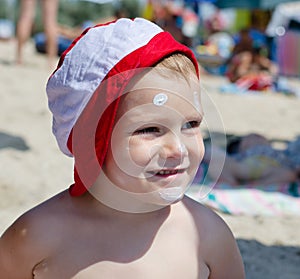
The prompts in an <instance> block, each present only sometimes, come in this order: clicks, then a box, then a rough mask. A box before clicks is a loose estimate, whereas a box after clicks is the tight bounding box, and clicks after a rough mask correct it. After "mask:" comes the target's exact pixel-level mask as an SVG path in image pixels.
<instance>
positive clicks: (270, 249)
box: [0, 40, 300, 279]
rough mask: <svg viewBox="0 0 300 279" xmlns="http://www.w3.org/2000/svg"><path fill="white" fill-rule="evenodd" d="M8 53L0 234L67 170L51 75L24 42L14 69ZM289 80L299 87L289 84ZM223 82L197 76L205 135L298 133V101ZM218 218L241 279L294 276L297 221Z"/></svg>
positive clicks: (3, 69) (298, 254) (10, 46)
mask: <svg viewBox="0 0 300 279" xmlns="http://www.w3.org/2000/svg"><path fill="white" fill-rule="evenodd" d="M14 50H15V42H14V40H11V41H5V42H0V73H1V75H0V85H1V87H0V88H1V90H0V100H1V103H0V104H1V114H0V115H1V117H0V170H1V171H0V233H2V232H3V231H4V230H5V229H6V228H7V227H8V226H9V225H10V224H11V223H12V222H13V221H14V220H15V219H16V218H17V217H18V216H20V215H21V214H22V213H24V212H25V211H26V210H28V209H29V208H31V207H33V206H34V205H36V204H38V203H40V202H41V201H43V200H45V199H47V198H48V197H50V196H52V195H54V194H56V193H57V192H59V191H61V190H63V189H65V188H66V187H68V185H70V184H71V183H72V171H73V161H72V159H70V158H68V157H66V156H65V155H63V154H62V153H61V152H60V151H59V150H58V147H57V144H56V142H55V139H54V136H53V135H52V133H51V115H50V112H49V110H48V107H47V98H46V93H45V84H46V81H47V78H48V76H49V74H50V73H51V70H50V69H49V68H48V66H47V61H46V59H45V56H44V55H40V54H37V53H36V52H35V50H34V47H33V45H32V44H31V43H29V44H28V45H27V46H26V49H25V51H26V59H25V61H26V64H25V65H24V66H16V65H14V63H13V61H14ZM289 82H290V83H291V84H293V85H294V86H299V85H300V82H299V80H297V79H289ZM224 83H226V80H225V79H224V77H216V76H209V75H203V77H202V85H203V87H204V89H203V91H205V92H206V93H205V94H206V96H207V97H208V100H209V101H208V103H209V104H208V108H207V109H206V110H207V117H208V118H209V117H211V119H212V120H213V117H214V115H215V114H219V115H220V119H221V121H222V122H219V123H214V121H212V122H211V123H210V124H209V125H208V128H209V130H210V132H211V133H213V134H215V135H222V134H224V133H227V134H234V135H242V134H245V133H248V132H259V133H262V134H263V135H265V136H267V137H268V138H270V139H276V140H282V141H285V140H290V139H293V138H294V137H296V136H297V135H300V98H292V97H288V96H284V95H282V94H276V93H272V92H268V93H264V94H256V95H245V96H241V95H235V94H223V93H220V92H219V90H218V88H219V87H220V85H222V84H224ZM299 88H300V87H299ZM215 122H216V121H215ZM220 123H222V125H221V124H220ZM221 216H222V217H223V218H224V219H225V221H226V222H227V223H228V225H229V226H230V228H231V229H232V231H233V233H234V235H235V237H236V238H237V240H238V243H239V246H240V249H241V253H242V256H243V259H244V262H245V267H246V273H247V278H249V279H271V278H272V279H274V278H280V279H299V278H300V220H299V217H294V216H285V217H266V216H256V217H250V216H229V215H225V214H221ZM220 249H222V247H220Z"/></svg>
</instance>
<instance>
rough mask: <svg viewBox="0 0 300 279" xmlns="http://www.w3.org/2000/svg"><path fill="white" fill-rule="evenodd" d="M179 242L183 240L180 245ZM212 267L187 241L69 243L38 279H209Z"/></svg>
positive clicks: (48, 260) (40, 268)
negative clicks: (209, 268) (206, 263)
mask: <svg viewBox="0 0 300 279" xmlns="http://www.w3.org/2000/svg"><path fill="white" fill-rule="evenodd" d="M179 239H181V240H180V241H179ZM208 276H209V270H208V267H207V266H206V265H205V263H204V262H203V261H202V260H201V259H200V258H199V255H198V251H197V246H196V245H195V243H194V242H193V241H190V239H188V238H187V237H184V238H177V237H174V236H173V237H172V236H170V237H167V238H165V237H162V238H161V237H156V238H154V239H150V240H149V241H146V242H141V241H139V240H136V242H133V241H131V242H128V239H114V240H113V241H110V242H109V241H87V240H81V241H79V242H73V243H72V242H68V243H64V244H62V247H61V249H58V250H57V251H56V253H55V254H53V255H51V256H50V257H49V258H46V259H45V260H43V261H42V262H41V263H40V264H38V265H37V266H36V267H35V269H34V278H35V279H53V278H58V279H69V278H73V279H94V278H95V279H96V278H106V279H109V278H131V279H136V278H143V279H148V278H149V279H150V278H151V279H152V278H158V279H159V278H162V279H168V278H170V279H171V278H172V279H176V278H178V279H179V278H180V279H183V278H189V279H207V278H208Z"/></svg>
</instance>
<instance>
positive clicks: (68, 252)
mask: <svg viewBox="0 0 300 279" xmlns="http://www.w3.org/2000/svg"><path fill="white" fill-rule="evenodd" d="M194 78H196V76H195V77H194ZM150 81H151V82H150ZM154 81H155V83H154ZM145 82H146V83H145ZM149 87H151V88H149ZM162 92H163V93H164V94H165V95H166V96H167V97H168V99H167V102H165V104H163V105H162V106H157V105H155V104H153V98H154V96H156V95H157V94H158V93H162ZM194 92H199V83H198V82H191V83H189V82H187V81H186V80H185V79H181V78H179V77H178V75H177V76H174V75H171V76H170V77H169V78H163V77H158V76H156V77H155V79H154V78H153V76H150V79H148V80H147V79H146V80H143V81H142V82H140V83H138V84H136V86H135V87H133V88H132V90H131V92H130V93H129V94H127V95H124V97H123V98H122V101H121V105H120V107H119V111H118V115H117V121H116V125H115V127H114V132H113V135H112V141H111V147H110V151H109V153H108V155H107V157H106V160H105V163H104V171H103V172H102V174H101V175H100V176H99V178H98V180H97V182H96V183H95V185H94V187H93V188H95V189H101V186H103V185H104V184H105V185H106V186H107V187H106V188H105V192H104V193H103V194H104V196H105V194H107V191H108V190H107V189H112V188H115V189H117V192H116V195H110V193H108V195H107V196H106V198H107V197H110V198H111V199H113V200H115V201H116V202H117V204H118V203H119V202H120V201H121V199H120V198H122V197H123V196H122V195H121V194H120V193H119V192H121V193H122V191H123V192H125V193H129V194H130V195H132V194H137V196H140V195H146V196H147V197H148V195H150V196H151V199H149V200H147V202H149V203H152V204H155V203H156V204H161V206H160V207H158V208H155V207H152V208H150V210H148V211H145V210H141V211H136V212H135V213H132V212H131V211H130V210H128V211H126V209H127V208H128V207H130V206H131V209H132V208H134V209H145V205H144V201H143V199H141V200H138V199H136V200H135V198H134V199H132V200H131V201H130V204H129V205H128V204H127V203H126V200H125V203H124V204H123V206H124V207H125V210H124V211H122V210H118V209H116V208H113V207H111V206H107V202H108V201H107V200H105V199H104V200H100V199H98V198H97V196H95V195H92V194H91V192H87V193H85V194H84V195H82V196H80V197H72V196H70V194H69V193H68V190H66V191H63V192H61V193H59V194H58V195H56V196H54V197H53V198H51V199H49V200H47V201H45V202H44V203H42V204H40V205H39V206H37V207H35V208H33V209H31V210H30V211H28V212H27V213H25V214H24V215H23V216H22V217H21V218H19V219H18V220H17V221H16V222H15V223H14V224H13V225H12V226H11V227H10V228H9V229H8V230H7V231H6V232H5V233H4V235H3V236H2V237H1V238H0V274H1V275H3V274H5V276H6V277H5V278H6V279H20V278H22V279H32V278H35V279H53V278H58V279H69V278H73V279H96V278H130V279H140V278H143V279H153V278H157V279H183V278H188V279H223V278H231V279H243V278H245V276H244V270H243V264H242V259H241V256H240V253H239V250H238V247H237V244H236V242H235V240H234V237H233V235H232V233H231V231H230V230H229V228H228V227H227V226H226V224H225V223H224V221H223V220H222V219H221V218H220V217H219V216H217V215H216V214H215V213H214V212H212V211H211V210H209V209H207V208H206V207H204V206H202V205H201V204H200V203H198V202H196V201H194V200H192V199H190V198H189V197H187V196H185V195H179V196H178V197H177V198H176V199H174V200H172V199H171V200H168V199H166V198H162V196H157V195H154V196H153V195H152V194H153V193H157V192H164V191H166V190H167V191H168V190H170V189H171V190H172V189H176V188H177V187H179V188H180V189H181V190H182V192H184V191H185V190H186V187H187V186H188V184H189V183H190V182H191V180H192V179H193V178H194V174H195V172H196V170H197V167H198V165H199V162H200V160H201V158H202V156H203V152H204V149H203V144H202V136H201V133H200V128H199V126H200V123H201V120H202V116H203V115H202V111H201V108H200V104H199V100H198V99H197V98H195V94H194ZM103 174H105V176H103ZM113 184H114V185H113ZM111 186H112V187H111ZM164 193H165V192H164ZM173 194H174V193H173ZM168 195H169V193H168V192H167V195H166V196H167V197H168ZM134 197H135V196H134ZM169 197H170V196H169ZM171 197H173V195H171ZM118 198H119V200H118ZM135 203H136V204H135ZM146 209H147V207H146ZM154 209H156V210H154Z"/></svg>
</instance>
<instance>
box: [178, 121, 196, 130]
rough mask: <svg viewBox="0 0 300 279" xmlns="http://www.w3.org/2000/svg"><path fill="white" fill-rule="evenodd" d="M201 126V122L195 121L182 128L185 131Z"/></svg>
mask: <svg viewBox="0 0 300 279" xmlns="http://www.w3.org/2000/svg"><path fill="white" fill-rule="evenodd" d="M199 126H200V121H197V120H193V121H189V122H186V123H185V124H184V125H183V126H182V128H183V129H193V128H198V127H199Z"/></svg>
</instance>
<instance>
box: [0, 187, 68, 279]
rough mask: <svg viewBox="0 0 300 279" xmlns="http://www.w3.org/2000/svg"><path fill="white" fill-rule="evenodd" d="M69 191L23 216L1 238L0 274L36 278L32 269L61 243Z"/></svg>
mask: <svg viewBox="0 0 300 279" xmlns="http://www.w3.org/2000/svg"><path fill="white" fill-rule="evenodd" d="M68 196H69V195H68V194H67V192H66V191H64V192H61V193H59V194H58V195H56V196H54V197H53V198H51V199H49V200H47V201H45V202H43V203H41V204H40V205H38V206H36V207H34V208H32V209H31V210H29V211H28V212H26V213H24V214H23V215H22V216H20V217H19V218H18V219H17V220H16V221H15V222H14V223H13V224H12V225H11V226H10V227H9V228H8V229H7V230H6V231H5V232H4V234H3V235H2V236H1V238H0V274H6V277H5V278H7V279H10V278H12V279H13V278H24V279H26V278H32V269H33V268H34V266H35V265H37V264H38V263H39V262H41V261H42V260H43V259H44V258H45V257H46V256H47V255H49V254H51V249H54V247H56V246H57V245H59V243H58V239H57V237H55V236H57V235H59V234H60V233H61V232H62V230H63V223H64V222H63V218H64V216H63V215H64V212H66V211H68V210H65V209H67V207H68V203H69V202H68V199H69V197H68Z"/></svg>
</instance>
